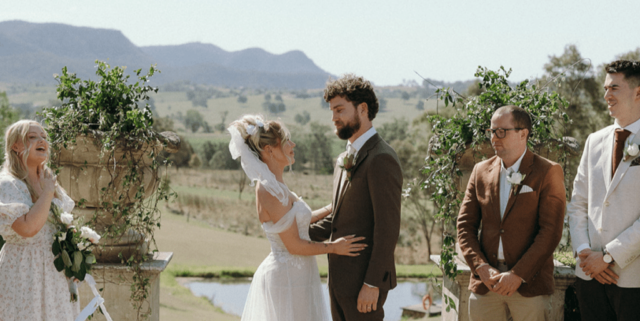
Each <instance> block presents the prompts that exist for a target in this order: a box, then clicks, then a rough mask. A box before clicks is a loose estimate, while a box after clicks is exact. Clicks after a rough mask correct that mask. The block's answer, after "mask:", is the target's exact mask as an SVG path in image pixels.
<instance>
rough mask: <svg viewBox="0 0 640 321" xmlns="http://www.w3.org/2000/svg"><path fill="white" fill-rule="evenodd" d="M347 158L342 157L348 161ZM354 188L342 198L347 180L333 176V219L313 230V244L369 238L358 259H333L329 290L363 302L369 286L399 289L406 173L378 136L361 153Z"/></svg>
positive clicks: (340, 172) (337, 173)
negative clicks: (396, 256)
mask: <svg viewBox="0 0 640 321" xmlns="http://www.w3.org/2000/svg"><path fill="white" fill-rule="evenodd" d="M345 155H346V152H345V153H343V154H341V155H340V157H341V158H342V157H344V156H345ZM351 173H352V174H351V182H346V184H347V185H346V188H345V191H344V194H343V196H342V197H341V198H340V197H339V195H338V187H339V186H340V182H341V180H342V175H346V172H344V171H343V170H342V168H340V167H339V166H336V167H335V170H334V173H333V202H332V206H333V213H332V214H330V215H328V216H327V217H325V218H324V219H322V220H320V221H318V222H317V223H315V224H312V225H311V226H310V227H309V235H310V236H311V239H312V240H315V241H325V240H328V239H329V240H335V239H338V238H340V237H343V236H347V235H356V236H364V237H366V239H365V240H364V241H363V242H364V243H366V244H368V247H366V248H365V249H364V250H363V251H361V252H359V253H360V255H359V256H356V257H350V256H341V255H336V254H329V255H328V257H329V288H331V289H334V290H335V292H336V293H339V294H340V295H343V296H350V297H354V296H355V297H357V296H358V293H359V292H360V288H362V285H363V283H367V284H370V285H373V286H377V287H378V288H380V290H383V291H388V290H389V289H393V288H394V287H395V286H396V268H395V262H394V256H393V254H394V251H395V248H396V243H397V241H398V234H399V231H400V202H401V194H402V170H401V168H400V163H399V161H398V156H397V155H396V153H395V151H394V150H393V148H391V146H389V144H387V143H386V142H385V141H384V140H382V138H380V136H379V135H378V134H376V135H374V136H372V137H371V138H370V139H369V140H367V142H366V143H365V144H364V146H362V149H360V151H359V152H358V157H357V159H356V162H355V167H354V169H353V171H352V172H351Z"/></svg>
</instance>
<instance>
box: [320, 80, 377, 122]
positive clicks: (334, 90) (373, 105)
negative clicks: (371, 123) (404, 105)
mask: <svg viewBox="0 0 640 321" xmlns="http://www.w3.org/2000/svg"><path fill="white" fill-rule="evenodd" d="M336 96H340V97H342V98H344V99H346V100H347V101H349V102H351V103H353V106H354V107H356V108H358V105H360V104H361V103H366V104H367V107H368V110H369V112H368V114H367V116H368V117H369V120H373V119H374V118H376V114H378V108H379V106H378V98H377V97H376V93H375V92H374V91H373V85H372V84H371V82H369V81H368V80H365V79H364V78H362V77H358V76H356V75H354V74H345V75H344V76H342V78H340V79H336V80H330V81H329V82H328V83H327V87H326V88H325V89H324V100H325V101H326V102H329V101H330V100H331V99H333V98H335V97H336Z"/></svg>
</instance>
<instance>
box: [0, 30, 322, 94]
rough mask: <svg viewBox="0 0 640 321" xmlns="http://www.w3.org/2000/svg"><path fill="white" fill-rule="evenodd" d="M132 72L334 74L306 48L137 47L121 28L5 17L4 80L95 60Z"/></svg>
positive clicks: (90, 66) (28, 79)
mask: <svg viewBox="0 0 640 321" xmlns="http://www.w3.org/2000/svg"><path fill="white" fill-rule="evenodd" d="M96 59H100V60H108V62H109V64H110V65H112V66H115V65H120V66H128V67H129V69H128V70H129V71H132V70H134V69H138V68H142V69H143V70H145V69H147V68H149V66H150V65H151V64H157V65H158V68H159V69H160V70H161V71H162V73H161V74H157V75H154V77H153V78H152V79H153V81H154V83H157V84H165V83H171V82H175V81H183V80H188V81H191V82H192V83H202V84H210V85H216V86H230V87H240V86H244V87H253V88H290V89H305V88H322V87H324V85H325V82H326V81H327V79H328V78H329V77H330V74H329V73H327V72H325V71H324V70H322V69H321V68H320V67H318V66H317V65H316V64H315V63H314V62H313V61H312V60H311V59H309V58H308V57H307V56H306V55H305V54H304V53H303V52H301V51H290V52H287V53H284V54H281V55H274V54H271V53H268V52H266V51H264V50H262V49H260V48H250V49H245V50H241V51H236V52H228V51H225V50H223V49H221V48H219V47H217V46H215V45H212V44H203V43H188V44H183V45H176V46H149V47H137V46H136V45H134V44H133V43H132V42H131V41H129V39H127V37H125V36H124V35H123V34H122V32H120V31H118V30H109V29H96V28H87V27H74V26H70V25H65V24H58V23H30V22H24V21H5V22H0V82H8V83H41V84H53V83H54V80H53V77H52V75H53V74H54V73H58V74H59V73H60V71H61V69H62V67H63V66H67V67H68V69H69V71H70V72H75V73H77V74H78V75H79V76H80V77H82V78H87V77H91V78H93V77H95V68H94V65H95V64H94V61H95V60H96Z"/></svg>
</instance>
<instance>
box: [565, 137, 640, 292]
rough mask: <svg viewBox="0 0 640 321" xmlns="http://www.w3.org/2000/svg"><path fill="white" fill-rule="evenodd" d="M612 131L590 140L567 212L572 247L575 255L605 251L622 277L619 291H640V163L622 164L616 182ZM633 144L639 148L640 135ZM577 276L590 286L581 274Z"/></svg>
mask: <svg viewBox="0 0 640 321" xmlns="http://www.w3.org/2000/svg"><path fill="white" fill-rule="evenodd" d="M614 130H615V127H614V126H613V125H611V126H608V127H605V128H603V129H601V130H599V131H597V132H595V133H593V134H591V135H589V137H588V138H587V141H586V143H585V148H584V152H583V153H582V159H581V160H580V166H579V167H578V173H577V175H576V178H575V181H574V183H573V195H572V196H571V203H570V204H569V206H568V209H567V213H568V215H569V224H570V227H571V243H572V245H573V249H574V254H575V251H576V249H577V248H578V247H579V246H580V245H581V244H584V243H588V244H589V245H590V247H591V250H593V251H602V250H603V249H604V248H606V249H607V250H608V251H609V253H611V255H612V256H613V258H614V260H615V266H614V267H613V268H612V270H613V271H614V272H615V273H616V274H618V275H619V276H620V279H619V280H618V286H620V287H623V288H636V287H640V259H638V256H639V255H640V166H630V165H631V163H632V162H633V161H634V159H635V158H636V157H632V158H631V159H629V160H627V161H624V160H623V161H621V162H620V165H619V166H618V170H617V171H616V173H615V175H614V176H613V178H612V177H611V158H612V153H613V132H614ZM633 143H635V144H640V133H638V134H637V135H635V137H634V138H633ZM576 276H578V277H580V278H582V279H584V280H591V278H590V277H589V276H587V275H586V274H585V273H584V272H583V271H582V269H581V268H580V259H579V258H577V265H576Z"/></svg>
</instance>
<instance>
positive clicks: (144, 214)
mask: <svg viewBox="0 0 640 321" xmlns="http://www.w3.org/2000/svg"><path fill="white" fill-rule="evenodd" d="M96 64H97V70H96V75H97V78H98V80H97V81H92V80H82V79H80V78H78V77H77V76H76V74H74V73H69V72H68V71H67V68H66V67H64V68H63V69H62V75H54V77H55V79H56V80H57V81H58V82H59V84H58V87H57V98H58V100H60V102H61V105H60V106H53V107H48V108H44V109H43V111H42V112H41V113H40V116H41V117H42V118H43V120H44V121H45V123H46V125H47V132H48V134H49V139H50V144H51V149H52V156H51V167H52V168H53V169H55V170H58V171H59V169H60V165H61V163H60V157H59V156H60V152H61V150H62V149H68V150H73V148H74V146H75V144H76V140H77V139H78V140H79V139H90V140H92V141H93V142H94V144H95V145H96V146H97V147H98V149H99V150H100V154H99V155H96V157H98V158H99V159H100V165H104V167H103V169H102V171H104V174H100V175H109V176H110V181H109V184H108V185H107V186H106V187H103V188H101V190H100V191H99V196H98V197H99V204H100V206H101V207H97V209H96V211H95V213H94V215H93V217H92V218H91V219H89V220H88V222H87V224H88V225H90V226H94V227H95V226H96V225H98V222H99V221H101V220H104V219H105V218H107V217H109V216H112V220H113V224H109V225H107V226H106V227H104V229H105V230H104V231H100V232H101V233H102V237H103V238H107V239H108V238H111V239H116V240H117V239H119V238H121V237H123V235H125V234H126V233H132V232H133V233H136V234H137V235H142V236H143V237H144V238H146V239H148V240H149V242H150V243H151V244H153V245H154V248H157V247H156V246H155V239H154V230H155V228H156V227H160V211H159V209H158V202H159V201H160V200H168V198H169V197H170V196H171V195H170V194H169V191H168V190H167V189H166V188H163V187H162V186H161V184H159V181H158V180H157V179H156V178H157V177H158V172H159V169H160V167H162V166H163V164H161V163H160V162H159V161H158V160H157V159H158V157H157V153H159V152H160V150H161V149H162V144H161V143H160V140H159V137H160V136H159V135H158V134H157V133H156V132H155V131H153V128H152V126H153V117H152V113H151V110H150V109H149V105H148V104H147V103H146V102H147V101H148V100H149V94H150V93H152V92H157V91H158V89H157V88H154V87H151V86H148V85H147V83H148V81H149V78H150V77H151V76H153V75H154V74H155V73H156V72H160V71H159V70H157V69H156V68H155V66H151V67H150V68H149V71H148V73H147V74H146V75H145V74H142V72H141V71H142V70H141V69H138V70H135V71H134V74H135V76H136V77H137V78H138V79H137V81H136V82H135V83H130V82H129V78H130V76H129V75H126V74H125V67H114V68H111V67H110V66H109V65H108V64H107V63H105V62H102V61H96ZM116 164H117V166H116ZM86 166H88V165H86V164H85V167H84V170H86V169H87V167H86ZM145 169H147V170H145ZM149 169H150V170H149ZM81 170H83V168H81ZM85 174H86V172H85ZM145 175H151V176H152V177H151V178H150V177H147V179H145ZM72 179H73V177H72ZM145 182H147V184H150V185H151V186H145ZM149 182H151V183H149ZM94 188H98V187H97V186H94ZM149 195H150V197H147V196H149ZM85 201H86V200H81V201H80V202H79V204H78V205H79V207H84V206H83V203H84V202H85ZM156 251H157V249H156V250H154V252H156ZM138 252H140V249H139V248H138V250H136V251H135V252H134V253H133V254H131V253H122V252H121V253H119V255H118V256H119V258H120V260H121V262H122V263H125V264H126V265H127V266H129V267H130V268H131V269H132V271H133V272H134V276H133V280H132V281H133V286H132V287H131V290H132V293H131V299H132V303H133V305H134V307H135V308H136V309H138V311H139V312H140V311H141V309H142V306H143V302H144V300H146V299H147V298H148V294H149V287H150V282H149V278H148V277H147V276H146V275H145V273H144V272H143V270H142V269H141V264H142V263H143V262H144V261H145V260H148V259H149V258H148V253H147V251H144V252H145V253H138ZM142 312H143V313H142V314H143V315H149V312H150V311H147V312H144V311H142ZM139 315H140V313H139Z"/></svg>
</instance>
